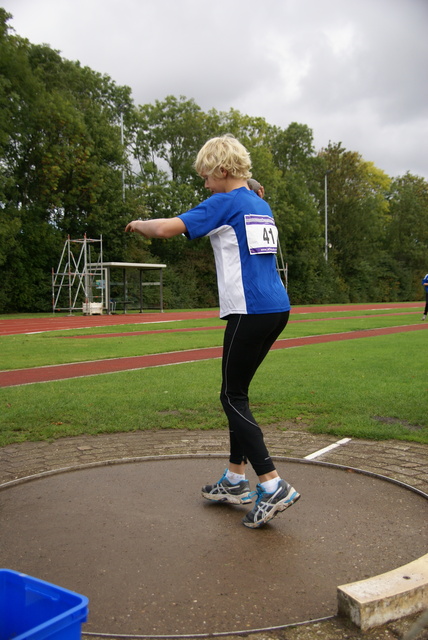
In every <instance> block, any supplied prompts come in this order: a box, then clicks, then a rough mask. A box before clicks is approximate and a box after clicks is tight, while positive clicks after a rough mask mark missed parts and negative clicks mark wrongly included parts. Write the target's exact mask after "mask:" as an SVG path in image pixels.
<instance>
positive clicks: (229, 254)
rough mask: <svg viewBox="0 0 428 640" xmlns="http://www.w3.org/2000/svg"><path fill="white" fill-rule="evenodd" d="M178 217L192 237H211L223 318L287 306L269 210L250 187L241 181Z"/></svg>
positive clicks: (273, 310)
mask: <svg viewBox="0 0 428 640" xmlns="http://www.w3.org/2000/svg"><path fill="white" fill-rule="evenodd" d="M179 218H181V220H182V221H183V222H184V224H185V225H186V229H187V236H188V237H189V238H190V239H191V240H193V239H195V238H201V237H203V236H209V238H210V241H211V245H212V247H213V251H214V258H215V263H216V270H217V284H218V292H219V298H220V317H221V318H224V317H226V316H228V315H229V314H232V313H239V314H260V313H276V312H281V311H288V310H289V309H290V301H289V299H288V295H287V291H286V289H285V287H284V285H283V283H282V281H281V278H280V277H279V274H278V272H277V269H276V259H275V253H276V240H277V230H276V227H275V224H274V221H273V215H272V211H271V209H270V207H269V205H268V204H267V202H265V201H264V200H262V199H261V198H260V197H259V196H258V195H257V194H256V193H254V191H250V190H249V189H246V188H245V187H241V188H240V189H235V190H233V191H230V192H229V193H215V194H213V195H212V196H211V197H210V198H208V199H207V200H205V201H204V202H202V203H201V204H199V205H198V206H197V207H195V208H194V209H191V210H190V211H187V212H186V213H183V214H181V215H180V216H179ZM274 252H275V253H274Z"/></svg>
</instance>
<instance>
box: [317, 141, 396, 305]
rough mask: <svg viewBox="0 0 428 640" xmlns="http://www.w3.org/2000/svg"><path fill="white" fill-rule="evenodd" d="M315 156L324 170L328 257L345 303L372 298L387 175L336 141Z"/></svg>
mask: <svg viewBox="0 0 428 640" xmlns="http://www.w3.org/2000/svg"><path fill="white" fill-rule="evenodd" d="M320 157H321V158H322V159H323V160H324V162H325V164H324V170H325V171H329V175H328V230H327V231H328V242H329V244H330V245H331V246H330V248H329V250H328V260H329V262H331V263H332V265H333V267H334V268H335V269H336V270H337V274H338V276H339V278H340V280H341V281H343V282H346V287H347V290H348V295H349V300H350V301H352V302H360V301H362V300H373V299H378V296H379V287H378V284H379V270H378V265H379V264H382V263H383V261H384V258H385V255H384V252H383V243H384V233H385V226H386V223H387V216H388V203H387V199H386V193H387V191H388V189H389V185H390V178H389V177H388V176H387V175H386V174H385V173H384V172H383V171H381V170H380V169H378V168H377V167H375V166H374V165H373V163H371V162H366V161H364V160H363V158H362V157H361V155H360V154H359V153H357V152H355V151H347V150H346V149H344V148H343V147H342V145H341V143H338V144H330V145H329V146H328V148H327V149H325V150H322V151H321V153H320ZM323 177H324V176H323Z"/></svg>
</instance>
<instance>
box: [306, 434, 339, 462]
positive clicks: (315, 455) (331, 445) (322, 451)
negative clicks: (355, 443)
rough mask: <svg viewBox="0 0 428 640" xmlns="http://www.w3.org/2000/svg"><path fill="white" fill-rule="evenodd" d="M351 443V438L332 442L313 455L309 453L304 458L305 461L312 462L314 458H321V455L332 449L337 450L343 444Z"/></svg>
mask: <svg viewBox="0 0 428 640" xmlns="http://www.w3.org/2000/svg"><path fill="white" fill-rule="evenodd" d="M350 441H351V438H342V440H338V441H337V442H333V444H330V445H329V446H328V447H324V449H319V450H318V451H314V453H310V454H309V455H308V456H305V458H304V459H305V460H313V459H314V458H318V457H319V456H322V455H323V453H327V451H331V450H332V449H337V447H341V446H342V445H343V444H347V443H348V442H350Z"/></svg>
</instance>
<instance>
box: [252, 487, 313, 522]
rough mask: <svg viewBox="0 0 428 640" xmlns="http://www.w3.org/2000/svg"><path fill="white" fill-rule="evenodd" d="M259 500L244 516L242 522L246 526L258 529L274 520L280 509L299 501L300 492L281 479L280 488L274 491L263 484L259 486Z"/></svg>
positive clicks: (282, 509)
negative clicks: (267, 489)
mask: <svg viewBox="0 0 428 640" xmlns="http://www.w3.org/2000/svg"><path fill="white" fill-rule="evenodd" d="M256 489H257V494H258V495H257V500H256V504H255V505H254V507H253V509H252V510H251V511H249V512H248V513H247V515H246V516H245V518H243V520H242V523H243V524H244V525H245V526H246V527H251V528H252V529H256V528H257V527H262V526H263V525H264V524H266V522H269V520H272V518H274V517H275V516H276V515H278V513H279V512H280V511H284V510H285V509H287V508H288V507H291V505H292V504H294V503H295V502H297V500H298V499H299V498H300V494H299V493H297V491H296V489H293V487H292V486H291V485H289V484H288V483H287V482H285V480H280V481H279V483H278V488H277V490H276V491H274V492H273V493H267V492H266V491H265V490H264V489H263V487H262V485H261V484H258V485H257V487H256Z"/></svg>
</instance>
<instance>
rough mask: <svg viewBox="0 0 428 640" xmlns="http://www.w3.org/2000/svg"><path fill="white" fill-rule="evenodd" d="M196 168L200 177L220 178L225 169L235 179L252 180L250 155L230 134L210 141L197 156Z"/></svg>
mask: <svg viewBox="0 0 428 640" xmlns="http://www.w3.org/2000/svg"><path fill="white" fill-rule="evenodd" d="M194 167H195V169H196V172H197V173H198V174H199V175H200V176H202V175H204V176H208V175H213V176H214V177H215V178H220V177H221V175H222V174H221V169H224V170H226V171H227V172H228V174H229V175H230V176H231V177H233V178H241V179H242V180H248V179H249V178H251V158H250V154H249V153H248V151H247V149H246V148H245V147H244V145H243V144H241V143H240V142H239V140H237V139H236V138H235V137H234V136H233V135H231V134H230V133H226V134H225V135H224V136H220V137H218V138H211V140H208V142H206V143H205V144H204V146H203V147H202V149H201V150H200V151H199V153H198V155H197V156H196V161H195V164H194Z"/></svg>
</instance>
